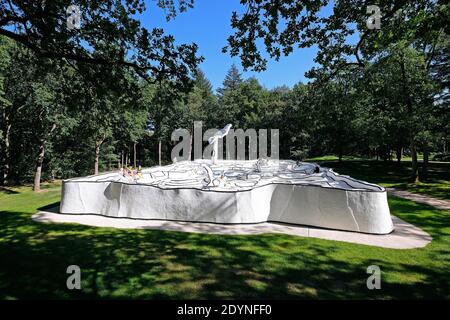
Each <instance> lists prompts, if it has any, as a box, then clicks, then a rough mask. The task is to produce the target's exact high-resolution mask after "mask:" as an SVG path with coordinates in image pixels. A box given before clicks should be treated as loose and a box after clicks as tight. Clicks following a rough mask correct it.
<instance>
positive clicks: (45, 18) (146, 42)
mask: <svg viewBox="0 0 450 320" xmlns="http://www.w3.org/2000/svg"><path fill="white" fill-rule="evenodd" d="M157 4H158V5H159V6H160V7H162V8H165V9H167V10H168V11H167V17H168V18H173V17H175V16H176V14H177V13H178V12H182V11H185V10H186V9H187V8H188V7H191V6H192V1H191V0H178V1H176V0H170V1H158V2H157ZM0 8H1V11H0V35H3V36H6V37H8V38H10V39H13V40H14V41H16V42H18V43H20V44H22V45H23V46H25V47H27V48H28V49H30V50H32V51H33V52H34V53H35V54H37V55H38V56H40V57H45V58H50V59H66V60H70V61H77V62H82V63H89V64H95V65H105V66H108V65H110V64H115V65H121V66H124V67H127V68H130V69H132V70H133V71H134V72H136V73H137V74H139V75H140V76H142V77H144V78H145V79H147V80H149V81H153V80H155V81H160V80H162V79H165V80H167V81H171V82H172V83H173V84H175V85H177V86H178V87H179V88H186V87H187V86H189V83H190V82H189V80H190V76H191V73H192V72H194V71H195V69H196V67H197V64H198V63H199V62H200V61H201V60H202V58H201V57H197V55H196V53H197V45H196V44H195V43H193V44H181V45H175V39H174V38H173V37H172V36H171V35H165V34H164V30H163V29H160V28H154V29H153V30H151V31H149V30H147V29H146V28H144V27H142V26H141V23H140V21H139V20H138V19H136V18H135V15H136V14H137V13H138V14H142V13H143V12H144V11H145V9H146V8H145V2H144V1H143V0H137V1H135V0H126V1H120V0H107V1H105V0H73V1H67V0H53V1H24V0H15V1H10V0H1V1H0ZM78 24H79V25H78ZM99 49H102V50H101V51H99ZM94 52H97V53H98V52H101V54H96V55H94V54H93V53H94Z"/></svg>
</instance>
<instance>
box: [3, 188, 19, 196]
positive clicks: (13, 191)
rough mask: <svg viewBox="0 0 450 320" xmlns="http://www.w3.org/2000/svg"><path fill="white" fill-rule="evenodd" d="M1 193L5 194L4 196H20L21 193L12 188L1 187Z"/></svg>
mask: <svg viewBox="0 0 450 320" xmlns="http://www.w3.org/2000/svg"><path fill="white" fill-rule="evenodd" d="M0 193H4V194H18V193H19V192H17V191H15V190H13V189H11V188H7V187H1V186H0Z"/></svg>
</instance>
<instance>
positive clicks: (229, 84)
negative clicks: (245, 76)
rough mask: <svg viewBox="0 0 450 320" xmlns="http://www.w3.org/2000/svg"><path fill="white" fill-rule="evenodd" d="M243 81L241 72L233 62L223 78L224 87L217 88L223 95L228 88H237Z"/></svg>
mask: <svg viewBox="0 0 450 320" xmlns="http://www.w3.org/2000/svg"><path fill="white" fill-rule="evenodd" d="M241 83H242V77H241V73H240V72H239V70H238V68H237V67H236V65H235V64H234V63H233V64H232V65H231V68H230V69H229V70H228V72H227V75H226V76H225V79H224V80H223V84H222V88H219V89H217V92H218V93H219V95H223V94H224V93H225V92H226V91H228V90H235V89H237V88H238V86H239V85H240V84H241Z"/></svg>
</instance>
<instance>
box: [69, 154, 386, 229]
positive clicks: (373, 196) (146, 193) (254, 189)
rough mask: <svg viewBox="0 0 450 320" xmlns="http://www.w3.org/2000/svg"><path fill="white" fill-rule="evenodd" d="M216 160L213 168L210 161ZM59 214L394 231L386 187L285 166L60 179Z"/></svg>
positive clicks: (234, 164) (174, 167)
mask: <svg viewBox="0 0 450 320" xmlns="http://www.w3.org/2000/svg"><path fill="white" fill-rule="evenodd" d="M213 162H215V163H213ZM60 212H61V213H68V214H98V215H104V216H109V217H120V218H135V219H157V220H175V221H190V222H209V223H221V224H230V223H233V224H235V223H261V222H266V221H269V222H281V223H290V224H299V225H307V226H314V227H321V228H328V229H337V230H347V231H355V232H364V233H372V234H387V233H390V232H392V231H393V223H392V219H391V216H390V211H389V207H388V203H387V193H386V189H385V188H383V187H381V186H378V185H375V184H371V183H367V182H365V181H360V180H356V179H353V178H351V177H349V176H343V175H339V174H337V173H335V172H334V171H333V170H332V169H328V168H321V167H319V166H318V165H316V164H313V163H304V162H295V161H292V160H267V159H259V160H241V161H239V160H237V161H234V160H217V159H216V160H214V161H212V160H195V161H181V162H178V163H174V164H171V165H168V166H162V167H152V168H148V169H144V170H142V171H141V172H140V173H139V174H138V175H133V176H127V175H124V174H123V172H122V173H106V174H101V175H96V176H89V177H83V178H74V179H68V180H64V181H63V187H62V198H61V205H60Z"/></svg>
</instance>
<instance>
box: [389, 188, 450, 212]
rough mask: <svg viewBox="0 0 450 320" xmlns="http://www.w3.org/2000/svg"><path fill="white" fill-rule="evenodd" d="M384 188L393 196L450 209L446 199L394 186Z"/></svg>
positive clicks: (449, 203)
mask: <svg viewBox="0 0 450 320" xmlns="http://www.w3.org/2000/svg"><path fill="white" fill-rule="evenodd" d="M386 190H387V191H388V193H389V194H392V195H393V196H396V197H399V198H403V199H407V200H412V201H415V202H419V203H424V204H427V205H429V206H433V207H435V208H437V209H441V210H447V211H450V202H449V201H446V200H442V199H437V198H433V197H430V196H425V195H422V194H417V193H412V192H409V191H404V190H398V189H394V188H386Z"/></svg>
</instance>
